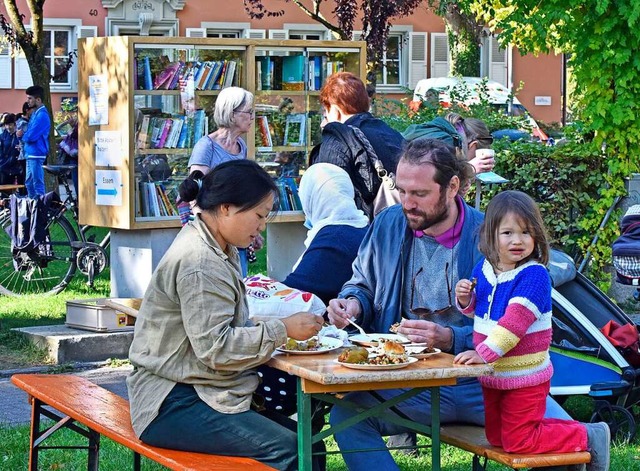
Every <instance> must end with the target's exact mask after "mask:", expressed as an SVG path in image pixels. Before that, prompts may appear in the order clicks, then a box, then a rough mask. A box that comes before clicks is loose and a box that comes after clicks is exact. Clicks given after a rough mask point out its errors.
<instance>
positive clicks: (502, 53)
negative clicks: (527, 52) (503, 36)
mask: <svg viewBox="0 0 640 471" xmlns="http://www.w3.org/2000/svg"><path fill="white" fill-rule="evenodd" d="M489 79H490V80H495V81H496V82H498V83H500V84H502V85H504V86H505V87H506V86H507V50H506V49H502V48H501V47H500V43H498V39H497V38H489Z"/></svg>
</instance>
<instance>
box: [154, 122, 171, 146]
mask: <svg viewBox="0 0 640 471" xmlns="http://www.w3.org/2000/svg"><path fill="white" fill-rule="evenodd" d="M172 126H173V120H172V119H171V118H164V124H163V126H162V132H161V133H160V137H159V138H158V141H157V142H156V145H155V147H156V149H162V148H164V147H166V142H167V137H169V133H170V132H171V127H172Z"/></svg>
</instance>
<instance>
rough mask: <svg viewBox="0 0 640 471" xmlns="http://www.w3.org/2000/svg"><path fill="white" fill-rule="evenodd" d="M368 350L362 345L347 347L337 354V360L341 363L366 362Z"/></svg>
mask: <svg viewBox="0 0 640 471" xmlns="http://www.w3.org/2000/svg"><path fill="white" fill-rule="evenodd" d="M368 358H369V352H368V351H367V349H366V348H363V347H351V348H347V349H346V350H345V351H344V352H342V353H341V354H340V355H339V356H338V361H340V362H342V363H366V362H367V359H368Z"/></svg>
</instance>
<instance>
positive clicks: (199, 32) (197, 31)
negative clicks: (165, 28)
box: [185, 28, 207, 38]
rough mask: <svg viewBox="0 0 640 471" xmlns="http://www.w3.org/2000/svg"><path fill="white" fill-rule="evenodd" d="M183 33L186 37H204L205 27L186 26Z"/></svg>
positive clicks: (205, 33) (205, 35)
mask: <svg viewBox="0 0 640 471" xmlns="http://www.w3.org/2000/svg"><path fill="white" fill-rule="evenodd" d="M185 34H186V36H187V38H206V37H207V28H187V29H186V30H185Z"/></svg>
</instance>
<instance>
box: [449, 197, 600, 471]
mask: <svg viewBox="0 0 640 471" xmlns="http://www.w3.org/2000/svg"><path fill="white" fill-rule="evenodd" d="M479 248H480V251H481V252H482V253H483V255H484V257H485V258H484V259H483V260H480V262H478V264H477V265H476V266H475V268H474V269H473V271H472V273H471V276H472V278H471V279H472V280H475V281H476V282H477V284H475V283H472V282H471V281H470V280H468V279H464V278H463V279H461V280H460V281H458V283H457V285H456V304H457V306H458V309H459V310H460V311H461V312H462V313H463V314H464V315H466V316H469V317H471V318H473V319H474V324H473V343H474V346H475V349H474V350H468V351H465V352H461V353H459V354H458V355H456V357H455V359H454V363H458V364H465V365H470V364H474V363H481V364H484V363H493V364H494V365H495V374H494V375H492V376H484V377H481V378H480V383H481V384H482V395H483V397H484V410H485V433H486V435H487V440H488V441H489V443H490V444H491V445H493V446H497V447H501V448H503V449H504V450H505V451H506V452H508V453H523V454H530V453H531V454H537V453H570V452H576V451H586V450H587V449H590V450H591V462H590V463H589V464H587V470H589V471H608V470H609V441H610V440H611V434H610V431H609V426H608V425H607V423H606V422H600V423H593V424H591V423H590V424H582V423H580V422H577V421H575V420H558V419H545V418H544V413H545V410H546V398H547V396H548V394H549V388H550V384H551V376H552V375H553V365H552V364H551V359H550V357H549V347H550V345H551V334H552V332H551V314H552V312H551V311H552V302H551V278H550V277H549V272H548V271H547V268H546V265H547V263H548V262H549V243H548V241H547V234H546V230H545V227H544V221H543V220H542V216H541V215H540V210H539V209H538V207H537V205H536V203H535V202H534V201H533V199H532V198H531V197H530V196H529V195H527V194H525V193H522V192H520V191H504V192H502V193H498V194H497V195H496V196H495V197H494V198H493V199H492V200H491V201H490V202H489V205H488V206H487V212H486V214H485V220H484V223H483V224H482V227H481V229H480V245H479ZM474 285H475V289H474Z"/></svg>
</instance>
